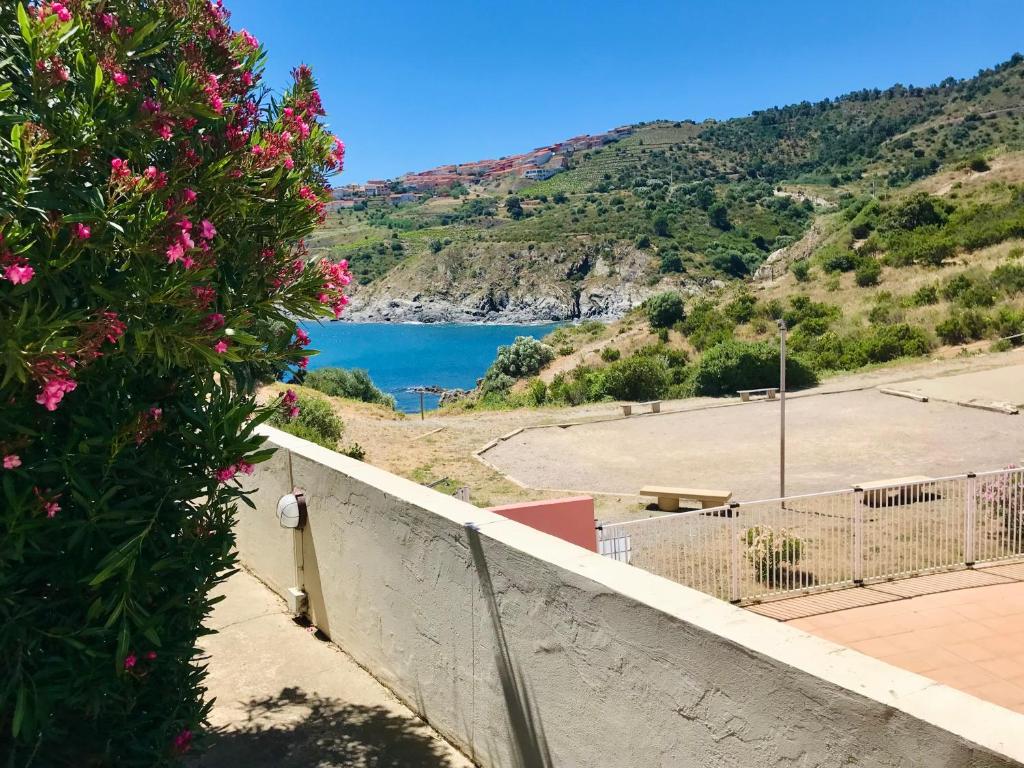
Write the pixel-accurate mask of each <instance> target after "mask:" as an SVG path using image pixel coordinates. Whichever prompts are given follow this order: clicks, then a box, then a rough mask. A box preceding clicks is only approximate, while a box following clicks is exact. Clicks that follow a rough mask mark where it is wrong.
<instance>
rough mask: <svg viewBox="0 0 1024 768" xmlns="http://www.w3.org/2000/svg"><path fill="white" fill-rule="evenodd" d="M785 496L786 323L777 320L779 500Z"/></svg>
mask: <svg viewBox="0 0 1024 768" xmlns="http://www.w3.org/2000/svg"><path fill="white" fill-rule="evenodd" d="M785 496H786V321H785V320H782V319H780V320H779V498H780V499H781V498H785Z"/></svg>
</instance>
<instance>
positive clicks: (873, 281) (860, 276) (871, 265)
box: [853, 258, 882, 288]
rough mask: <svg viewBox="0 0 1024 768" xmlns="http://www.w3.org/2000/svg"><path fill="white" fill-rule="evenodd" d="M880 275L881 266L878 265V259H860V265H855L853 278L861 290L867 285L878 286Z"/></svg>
mask: <svg viewBox="0 0 1024 768" xmlns="http://www.w3.org/2000/svg"><path fill="white" fill-rule="evenodd" d="M881 275H882V265H881V264H879V263H878V259H873V258H866V259H861V260H860V263H859V264H857V268H856V269H855V270H854V273H853V278H854V280H856V282H857V285H859V286H860V287H861V288H866V287H867V286H869V285H878V278H879V277H881Z"/></svg>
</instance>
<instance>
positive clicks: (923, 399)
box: [878, 387, 928, 403]
mask: <svg viewBox="0 0 1024 768" xmlns="http://www.w3.org/2000/svg"><path fill="white" fill-rule="evenodd" d="M878 391H879V392H881V393H882V394H883V395H893V396H894V397H906V398H909V399H910V400H916V401H917V402H919V403H927V402H928V397H927V395H921V394H918V393H917V392H907V391H906V390H903V389H886V388H882V387H879V388H878Z"/></svg>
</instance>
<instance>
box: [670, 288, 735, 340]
mask: <svg viewBox="0 0 1024 768" xmlns="http://www.w3.org/2000/svg"><path fill="white" fill-rule="evenodd" d="M735 327H736V323H735V322H734V321H733V320H732V319H730V318H729V317H726V315H725V313H723V312H722V310H721V309H719V308H718V305H717V304H716V303H715V302H713V301H711V300H709V299H701V300H700V301H698V302H697V303H696V304H694V305H693V306H692V307H691V308H690V314H689V315H687V317H686V319H685V320H684V321H683V322H682V323H680V325H679V329H680V330H681V331H682V332H683V333H684V334H685V335H686V337H687V338H688V339H689V341H690V343H691V344H692V345H693V347H694V349H696V350H697V351H703V350H705V349H709V348H710V347H713V346H715V345H716V344H720V343H721V342H723V341H726V340H728V339H731V338H732V335H733V330H734V329H735Z"/></svg>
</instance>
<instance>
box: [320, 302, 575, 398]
mask: <svg viewBox="0 0 1024 768" xmlns="http://www.w3.org/2000/svg"><path fill="white" fill-rule="evenodd" d="M558 326H559V324H558V323H549V324H546V325H466V324H419V323H345V322H338V323H323V324H319V325H317V324H309V325H305V326H304V327H305V328H306V332H307V333H308V334H309V336H310V338H311V339H312V343H311V344H310V348H311V349H316V350H319V351H320V354H318V355H314V356H313V357H310V359H309V368H310V370H313V369H316V368H323V367H325V366H335V367H339V368H364V369H366V370H367V371H369V372H370V378H372V379H373V383H374V384H376V385H377V387H378V388H379V389H381V390H383V391H384V392H386V393H388V394H389V395H392V396H394V398H395V401H396V403H397V407H398V409H399V410H402V411H406V412H414V411H418V410H419V407H420V396H419V394H417V393H412V392H409V391H408V390H409V388H411V387H424V386H439V387H442V388H443V389H472V388H473V387H475V386H476V382H477V379H479V378H480V377H481V376H483V375H484V372H485V371H486V370H487V367H488V366H489V365H490V364H491V363H492V362H493V361H494V356H495V354H496V353H497V350H498V347H500V346H502V345H505V344H511V343H512V342H513V341H515V338H516V337H517V336H533V337H534V338H537V339H539V338H542V337H543V336H545V335H547V334H548V333H550V332H551V331H553V330H554V329H555V328H557V327H558ZM424 397H425V402H426V407H427V408H436V407H437V401H438V396H437V395H429V394H428V395H425V396H424Z"/></svg>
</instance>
